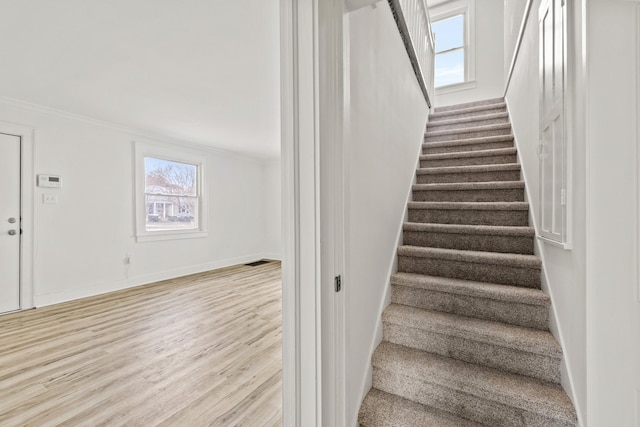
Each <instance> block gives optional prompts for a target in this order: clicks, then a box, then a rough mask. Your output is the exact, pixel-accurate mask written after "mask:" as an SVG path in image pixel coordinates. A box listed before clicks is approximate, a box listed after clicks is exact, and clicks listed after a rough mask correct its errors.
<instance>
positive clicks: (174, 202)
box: [144, 157, 198, 231]
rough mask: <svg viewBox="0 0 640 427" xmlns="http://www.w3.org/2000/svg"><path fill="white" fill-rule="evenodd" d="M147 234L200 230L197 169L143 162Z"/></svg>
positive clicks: (161, 161)
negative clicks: (151, 232)
mask: <svg viewBox="0 0 640 427" xmlns="http://www.w3.org/2000/svg"><path fill="white" fill-rule="evenodd" d="M144 178H145V187H144V193H145V204H146V230H147V231H160V230H162V231H164V230H193V229H197V228H198V188H197V186H198V166H197V165H192V164H189V163H180V162H175V161H171V160H164V159H157V158H154V157H145V158H144Z"/></svg>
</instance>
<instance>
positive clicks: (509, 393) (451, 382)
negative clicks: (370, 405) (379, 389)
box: [372, 341, 576, 424]
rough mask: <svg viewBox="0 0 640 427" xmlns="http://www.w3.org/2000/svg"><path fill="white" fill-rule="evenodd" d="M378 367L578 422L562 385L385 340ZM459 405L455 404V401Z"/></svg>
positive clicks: (377, 357)
mask: <svg viewBox="0 0 640 427" xmlns="http://www.w3.org/2000/svg"><path fill="white" fill-rule="evenodd" d="M372 360H373V366H374V368H378V369H382V370H384V371H387V372H401V373H402V374H401V375H403V376H405V377H408V378H411V379H415V380H418V381H420V382H422V383H425V384H434V385H436V386H439V387H443V388H446V389H450V390H455V391H459V392H462V393H464V394H467V395H472V396H475V397H477V398H479V399H482V400H487V401H492V402H495V403H498V404H503V405H507V406H509V407H513V408H517V409H521V410H524V411H528V412H531V413H534V414H538V415H542V416H544V417H547V418H551V419H555V420H558V421H559V422H562V423H566V424H574V423H575V422H576V414H575V410H574V408H573V405H572V403H571V400H570V399H569V397H568V396H567V395H566V393H565V392H564V390H563V389H562V387H561V386H560V385H558V384H554V383H550V382H547V381H541V380H538V379H535V378H529V377H525V376H522V375H517V374H513V373H509V372H504V371H501V370H497V369H493V368H488V367H484V366H479V365H475V364H471V363H467V362H463V361H459V360H455V359H451V358H448V357H444V356H440V355H435V354H431V353H427V352H424V351H421V350H416V349H412V348H409V347H405V346H401V345H397V344H392V343H389V342H386V341H383V342H382V343H381V344H380V345H379V346H378V348H377V349H376V350H375V352H374V353H373V358H372ZM451 405H452V406H455V402H451Z"/></svg>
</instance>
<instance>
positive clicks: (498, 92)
mask: <svg viewBox="0 0 640 427" xmlns="http://www.w3.org/2000/svg"><path fill="white" fill-rule="evenodd" d="M502 2H503V0H475V31H474V33H475V35H474V34H472V35H471V37H472V38H473V40H474V44H475V81H476V85H475V87H473V88H470V89H465V90H460V91H455V92H448V93H445V91H447V89H441V90H438V89H436V97H435V106H436V107H439V106H445V105H453V104H459V103H462V102H471V101H478V100H482V99H489V98H499V97H501V96H502V95H503V91H504V71H503V68H504V67H503V60H504V34H503V33H504V32H503V16H504V15H503V13H504V6H503V3H502ZM453 4H454V2H446V3H444V4H442V5H438V6H434V7H432V8H430V9H429V13H430V14H431V16H433V15H434V14H437V13H440V12H442V11H445V10H447V8H448V7H451V5H453Z"/></svg>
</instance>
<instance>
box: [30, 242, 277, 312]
mask: <svg viewBox="0 0 640 427" xmlns="http://www.w3.org/2000/svg"><path fill="white" fill-rule="evenodd" d="M273 255H275V254H254V255H245V256H241V257H235V258H227V259H223V260H216V261H211V262H207V263H203V264H197V265H191V266H186V267H181V268H175V269H172V270H165V271H159V272H154V273H150V274H144V275H139V276H134V277H129V278H127V279H123V280H117V281H111V282H105V283H101V284H98V285H93V286H91V287H89V288H82V289H69V290H65V291H61V292H55V293H51V294H45V295H35V296H34V305H35V307H45V306H48V305H53V304H60V303H63V302H68V301H73V300H77V299H80V298H87V297H92V296H96V295H101V294H106V293H109V292H114V291H120V290H122V289H128V288H133V287H135V286H141V285H146V284H149V283H154V282H159V281H161V280H168V279H174V278H176V277H182V276H188V275H190V274H196V273H202V272H204V271H209V270H215V269H218V268H224V267H231V266H233V265H238V264H245V263H248V262H252V261H257V260H260V259H263V258H268V259H275V258H273V257H272V256H273Z"/></svg>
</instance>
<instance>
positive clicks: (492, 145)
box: [422, 141, 513, 154]
mask: <svg viewBox="0 0 640 427" xmlns="http://www.w3.org/2000/svg"><path fill="white" fill-rule="evenodd" d="M512 147H513V141H502V142H479V143H477V144H464V145H453V146H448V147H431V146H429V144H426V145H425V146H423V149H422V154H442V153H459V152H461V151H479V150H494V149H498V148H512Z"/></svg>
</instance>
